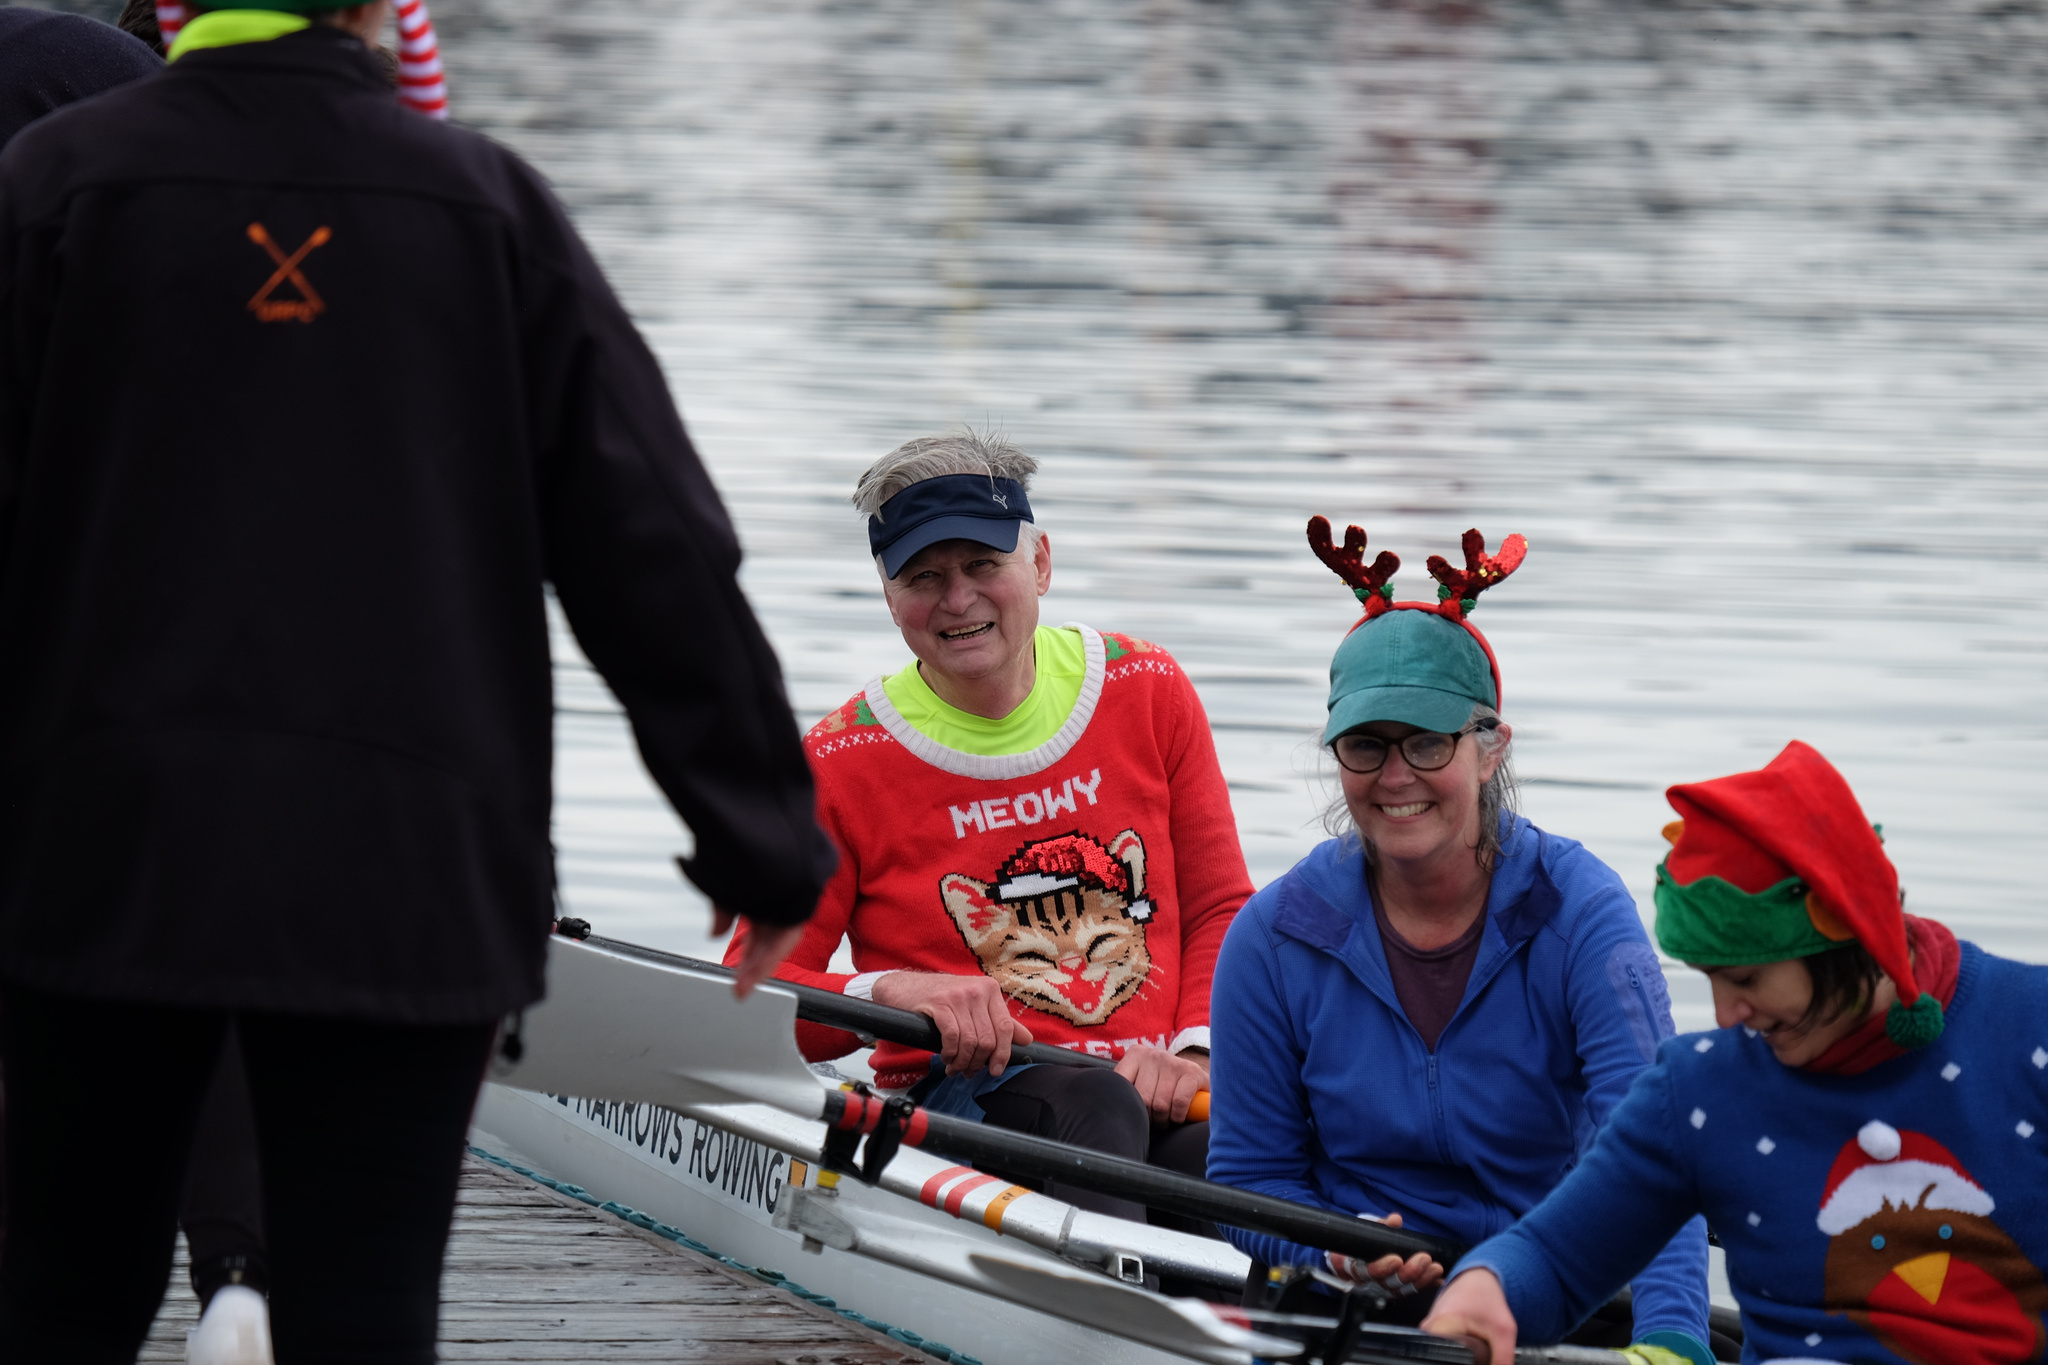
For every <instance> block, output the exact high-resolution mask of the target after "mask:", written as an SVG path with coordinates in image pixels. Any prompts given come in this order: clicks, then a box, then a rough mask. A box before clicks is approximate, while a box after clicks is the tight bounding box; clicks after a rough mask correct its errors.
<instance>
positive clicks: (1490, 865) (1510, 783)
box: [1323, 702, 1521, 873]
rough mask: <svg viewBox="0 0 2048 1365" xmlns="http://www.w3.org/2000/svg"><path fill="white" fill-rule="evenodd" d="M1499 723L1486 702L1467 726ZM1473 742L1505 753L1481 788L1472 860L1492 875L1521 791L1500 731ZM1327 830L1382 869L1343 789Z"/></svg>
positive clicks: (1327, 810) (1482, 733) (1326, 816)
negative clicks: (1502, 835) (1350, 842)
mask: <svg viewBox="0 0 2048 1365" xmlns="http://www.w3.org/2000/svg"><path fill="white" fill-rule="evenodd" d="M1499 719H1500V712H1498V711H1496V710H1494V709H1493V708H1492V707H1491V706H1488V705H1486V703H1484V702H1474V703H1473V704H1472V715H1471V717H1470V719H1468V720H1467V721H1466V722H1465V723H1466V724H1467V725H1473V724H1476V723H1477V722H1479V721H1482V720H1499ZM1472 738H1473V740H1474V741H1475V742H1476V743H1477V744H1478V745H1479V750H1480V752H1481V753H1486V754H1490V753H1493V752H1494V751H1495V750H1496V749H1499V750H1504V752H1502V754H1501V756H1500V766H1499V767H1497V768H1495V769H1494V770H1493V776H1492V777H1489V778H1487V779H1486V781H1484V782H1483V783H1481V784H1480V786H1479V844H1478V846H1477V847H1476V848H1474V849H1473V850H1472V856H1473V857H1474V858H1476V859H1478V861H1479V866H1480V867H1481V868H1483V869H1485V870H1486V871H1487V872H1489V873H1490V872H1492V871H1494V870H1495V869H1497V868H1498V867H1499V866H1500V856H1501V852H1502V848H1501V841H1500V827H1501V824H1502V820H1501V817H1502V816H1503V815H1510V816H1512V815H1517V814H1519V813H1520V810H1519V806H1520V802H1519V800H1518V799H1517V798H1518V797H1519V796H1520V794H1521V790H1520V785H1519V784H1518V783H1517V782H1516V781H1515V758H1514V747H1513V742H1512V741H1511V740H1509V739H1508V737H1507V736H1505V735H1503V734H1502V733H1501V732H1500V731H1498V730H1489V729H1487V728H1485V727H1483V726H1482V727H1481V728H1479V729H1476V730H1474V731H1473V732H1472ZM1325 752H1327V749H1326V750H1325ZM1323 828H1324V829H1326V830H1328V831H1329V832H1330V833H1331V834H1333V835H1335V836H1337V837H1338V838H1340V839H1356V840H1357V841H1358V842H1359V844H1360V845H1361V846H1362V847H1363V848H1364V850H1365V861H1366V863H1367V864H1368V865H1371V866H1377V865H1378V863H1379V850H1378V849H1376V848H1374V847H1373V844H1372V840H1370V839H1368V838H1366V837H1365V834H1364V833H1363V831H1361V830H1360V829H1359V828H1358V822H1357V821H1355V820H1353V819H1352V818H1351V807H1350V806H1349V805H1348V804H1347V803H1346V802H1345V800H1344V792H1343V790H1342V788H1341V787H1340V788H1339V789H1338V792H1337V799H1336V800H1334V801H1332V802H1331V803H1330V804H1329V805H1328V806H1326V807H1324V808H1323Z"/></svg>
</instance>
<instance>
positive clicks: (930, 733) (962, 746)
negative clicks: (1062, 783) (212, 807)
mask: <svg viewBox="0 0 2048 1365" xmlns="http://www.w3.org/2000/svg"><path fill="white" fill-rule="evenodd" d="M1031 646H1032V648H1033V649H1034V650H1036V651H1037V654H1038V679H1037V681H1036V682H1034V683H1032V684H1031V695H1030V696H1028V697H1026V698H1024V700H1023V701H1022V702H1021V703H1019V704H1018V706H1017V709H1016V710H1014V711H1012V712H1011V713H1010V714H1009V715H1007V716H1004V717H1003V718H1002V719H1001V720H990V719H988V717H986V716H976V715H971V714H969V713H968V712H966V711H962V710H960V709H958V708H957V707H953V706H948V705H947V704H946V703H945V702H943V701H941V700H940V699H939V694H938V693H936V692H934V691H932V688H931V684H930V683H928V682H926V681H925V680H924V675H923V674H921V673H919V672H918V671H917V663H916V661H914V660H913V661H912V662H911V663H910V664H908V665H907V666H906V667H904V668H903V669H902V670H901V671H900V672H897V673H893V674H891V675H890V676H888V677H886V678H884V679H882V691H883V692H885V693H887V694H888V697H889V704H890V705H891V706H894V707H895V708H896V711H897V714H899V715H901V716H902V717H903V719H904V721H905V722H906V723H907V724H908V725H909V726H910V727H911V728H912V729H914V730H916V731H917V732H918V733H920V734H922V735H925V736H927V737H928V738H931V739H935V740H937V741H938V742H939V743H941V744H943V745H945V746H946V747H947V748H948V749H958V750H959V751H960V752H962V753H967V754H982V755H987V756H994V755H997V754H1021V753H1024V752H1026V751H1027V750H1030V749H1036V748H1037V747H1038V746H1039V745H1041V744H1043V743H1045V742H1046V741H1047V740H1049V739H1051V738H1052V737H1053V736H1054V735H1056V734H1058V733H1059V728H1060V727H1061V726H1062V725H1065V724H1066V723H1067V717H1068V716H1070V715H1072V714H1073V713H1074V703H1075V702H1077V701H1079V700H1080V699H1081V682H1082V680H1083V679H1084V678H1086V677H1087V675H1088V655H1087V650H1086V648H1085V647H1084V646H1083V645H1082V643H1081V632H1080V631H1078V630H1064V629H1058V628H1055V627H1053V626H1040V627H1039V628H1038V630H1037V631H1036V632H1035V633H1034V634H1033V635H1032V637H1031Z"/></svg>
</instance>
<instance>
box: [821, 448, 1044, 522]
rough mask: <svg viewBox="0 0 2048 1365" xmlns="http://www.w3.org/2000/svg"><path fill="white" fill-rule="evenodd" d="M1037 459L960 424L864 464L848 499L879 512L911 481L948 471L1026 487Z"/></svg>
mask: <svg viewBox="0 0 2048 1365" xmlns="http://www.w3.org/2000/svg"><path fill="white" fill-rule="evenodd" d="M1037 472H1038V461H1036V460H1034V459H1032V458H1031V457H1030V456H1029V455H1026V454H1025V453H1024V452H1023V451H1021V450H1019V449H1017V447H1015V446H1013V445H1011V444H1010V443H1009V442H1008V441H1006V440H1004V439H1003V438H1002V437H1000V436H998V435H996V434H995V433H994V432H989V433H986V434H983V433H981V432H977V431H973V430H962V431H958V432H955V433H953V434H952V435H949V436H920V437H918V438H917V439H916V440H914V441H905V442H904V443H903V444H902V445H900V446H897V447H896V448H895V449H894V450H892V451H890V452H889V453H888V454H887V455H884V456H883V457H882V458H881V459H879V460H877V461H875V462H874V463H873V464H871V465H869V466H868V469H867V472H866V473H865V474H862V475H861V476H860V482H859V483H858V484H856V485H855V486H854V490H853V505H854V506H855V507H856V508H858V509H859V510H860V514H861V515H862V516H863V517H878V516H880V515H881V513H882V504H883V503H885V502H887V501H888V500H889V499H891V498H893V497H895V496H896V495H897V494H898V493H901V492H902V491H903V490H904V489H906V488H908V487H910V485H912V484H914V483H923V482H924V481H925V480H926V479H937V478H942V477H944V476H945V475H947V474H986V475H987V476H988V477H989V478H991V479H1015V480H1016V481H1017V482H1018V483H1020V484H1023V485H1024V488H1025V491H1027V492H1028V491H1030V488H1031V476H1032V475H1033V474H1036V473H1037Z"/></svg>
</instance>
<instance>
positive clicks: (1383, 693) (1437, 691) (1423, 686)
mask: <svg viewBox="0 0 2048 1365" xmlns="http://www.w3.org/2000/svg"><path fill="white" fill-rule="evenodd" d="M1474 705H1484V706H1491V707H1494V708H1495V709H1499V707H1500V689H1499V688H1498V687H1497V686H1495V684H1494V680H1493V661H1492V660H1491V659H1490V658H1489V657H1488V656H1487V650H1486V648H1485V647H1484V646H1483V645H1481V644H1480V643H1479V641H1478V640H1477V639H1476V638H1475V633H1474V632H1473V631H1472V630H1471V629H1469V628H1468V627H1466V626H1465V625H1463V624H1461V623H1460V622H1457V621H1451V620H1447V619H1445V618H1444V617H1443V616H1441V615H1439V614H1438V613H1437V612H1435V611H1434V610H1419V611H1416V610H1407V611H1401V610H1397V611H1386V612H1381V613H1380V614H1379V615H1377V616H1374V617H1372V618H1370V619H1368V620H1365V621H1361V622H1359V624H1358V628H1357V629H1356V630H1353V631H1352V632H1351V633H1350V634H1349V635H1347V636H1345V637H1344V643H1343V644H1341V645H1339V646H1337V653H1336V657H1334V658H1332V659H1331V660H1330V722H1329V724H1328V725H1325V726H1324V727H1323V743H1325V744H1329V743H1331V742H1332V741H1334V740H1335V739H1336V738H1337V736H1339V735H1341V734H1343V733H1344V732H1345V731H1346V730H1353V729H1356V728H1357V727H1359V726H1361V725H1365V724H1368V723H1370V722H1372V721H1376V720H1391V721H1398V722H1400V723H1401V724H1403V725H1414V726H1418V727H1420V728H1422V729H1424V730H1435V731H1437V732H1438V733H1439V734H1446V735H1448V734H1455V733H1457V732H1458V731H1459V730H1462V729H1464V728H1465V726H1466V724H1467V723H1468V722H1470V720H1471V719H1472V708H1473V706H1474Z"/></svg>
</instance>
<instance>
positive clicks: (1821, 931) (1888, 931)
mask: <svg viewBox="0 0 2048 1365" xmlns="http://www.w3.org/2000/svg"><path fill="white" fill-rule="evenodd" d="M1665 795H1666V796H1667V797H1668V798H1669V799H1670V801H1671V805H1672V808H1673V809H1674V810H1676V811H1677V812H1678V813H1679V814H1680V815H1681V816H1683V817H1684V819H1682V820H1679V821H1675V822H1673V823H1672V824H1671V825H1669V826H1667V827H1666V828H1665V830H1664V834H1665V837H1666V838H1668V839H1670V840H1671V843H1672V848H1671V852H1670V853H1669V854H1668V855H1667V856H1666V857H1665V859H1664V861H1663V863H1662V864H1660V865H1659V866H1658V868H1657V942H1658V944H1659V945H1660V946H1661V947H1662V948H1663V949H1664V951H1665V952H1667V953H1669V954H1671V956H1673V957H1675V958H1677V959H1679V960H1680V961H1682V962H1695V963H1702V964H1706V965H1709V966H1716V967H1739V966H1747V965H1751V964H1754V963H1759V962H1781V961H1783V960H1785V959H1787V958H1794V957H1811V956H1813V955H1814V954H1815V953H1824V952H1827V951H1828V950H1829V949H1831V948H1839V947H1841V946H1842V945H1843V944H1845V943H1847V942H1849V941H1850V940H1852V939H1853V940H1855V941H1856V942H1858V943H1861V944H1862V945H1863V947H1864V948H1865V950H1867V951H1868V952H1869V953H1870V955H1871V956H1872V957H1873V958H1875V959H1877V965H1878V966H1879V967H1880V968H1881V969H1883V971H1884V974H1885V975H1886V976H1889V977H1890V978H1891V979H1892V984H1893V985H1895V986H1897V987H1898V991H1899V1000H1898V1003H1897V1004H1895V1005H1893V1006H1892V1007H1891V1010H1890V1012H1889V1013H1888V1014H1886V1016H1885V1035H1886V1036H1887V1037H1889V1038H1890V1039H1891V1040H1892V1041H1893V1042H1894V1043H1897V1044H1898V1045H1899V1046H1900V1047H1908V1048H1911V1047H1925V1046H1926V1045H1927V1044H1929V1043H1931V1042H1933V1041H1934V1040H1935V1039H1936V1038H1939V1037H1940V1036H1941V1029H1942V1017H1941V1002H1940V1001H1939V1000H1936V999H1935V998H1934V997H1933V996H1931V995H1928V994H1926V993H1924V992H1923V991H1921V989H1920V987H1919V985H1918V984H1917V983H1916V982H1915V981H1914V980H1913V962H1912V959H1911V957H1909V956H1908V954H1907V951H1906V917H1905V912H1904V911H1903V910H1901V909H1900V907H1899V874H1898V871H1897V869H1895V868H1894V867H1893V866H1892V863H1891V859H1889V858H1887V857H1886V856H1885V853H1884V844H1883V842H1882V841H1881V840H1880V839H1879V838H1878V833H1877V829H1876V828H1875V827H1874V826H1873V825H1872V824H1871V823H1870V821H1869V820H1867V819H1865V818H1864V815H1863V808H1862V807H1861V806H1859V805H1858V804H1857V803H1856V794H1855V793H1854V792H1852V791H1850V790H1849V784H1848V782H1847V781H1845V780H1844V779H1843V777H1842V775H1841V774H1840V773H1839V772H1836V771H1835V768H1834V765H1833V764H1831V763H1829V762H1828V761H1827V760H1826V759H1825V758H1822V757H1821V756H1820V754H1819V753H1818V752H1817V751H1816V750H1815V749H1813V748H1812V747H1811V746H1809V745H1806V744H1802V743H1800V742H1799V741H1798V740H1796V739H1795V740H1793V741H1792V742H1791V743H1790V744H1787V745H1786V746H1785V749H1784V752H1783V753H1780V754H1779V755H1778V756H1777V757H1776V758H1774V759H1772V760H1771V761H1770V764H1769V766H1767V767H1765V768H1764V769H1763V770H1762V771H1761V772H1753V773H1736V774H1735V775H1734V776H1732V777H1717V778H1715V779H1713V780H1712V781H1710V782H1693V783H1689V784H1687V785H1685V786H1682V787H1673V788H1671V790H1670V791H1668V792H1667V793H1665Z"/></svg>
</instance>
